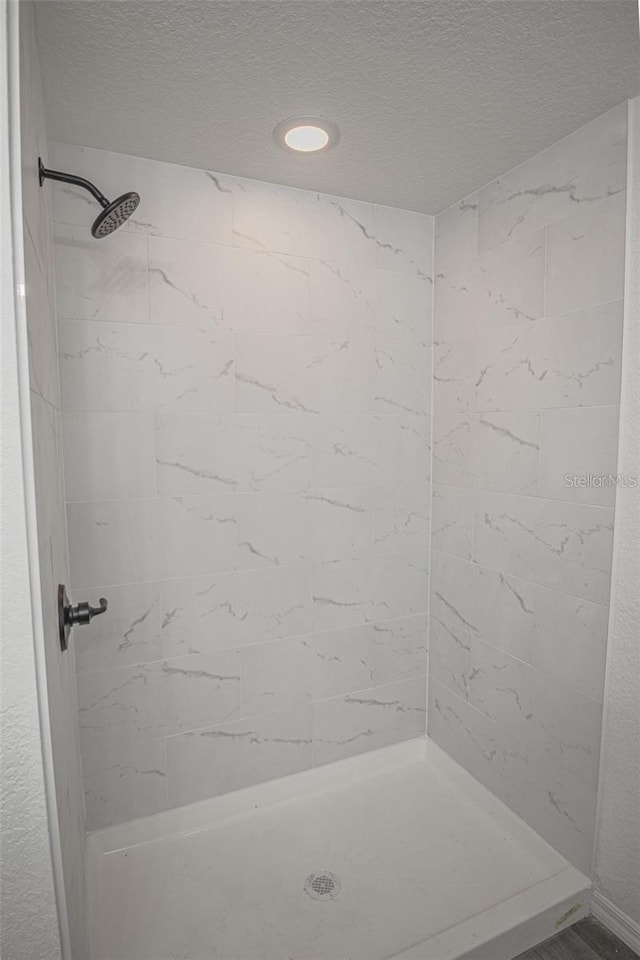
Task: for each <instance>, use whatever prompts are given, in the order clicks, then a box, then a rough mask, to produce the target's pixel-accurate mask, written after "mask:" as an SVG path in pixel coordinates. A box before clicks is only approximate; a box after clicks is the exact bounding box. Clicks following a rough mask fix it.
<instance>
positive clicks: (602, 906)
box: [591, 890, 640, 954]
mask: <svg viewBox="0 0 640 960" xmlns="http://www.w3.org/2000/svg"><path fill="white" fill-rule="evenodd" d="M591 912H592V914H593V916H594V917H595V918H596V920H599V921H600V923H601V924H603V925H604V926H605V927H606V928H607V930H610V931H611V933H614V934H615V935H616V937H618V939H620V940H622V942H623V943H626V945H627V946H628V947H629V949H630V950H635V952H636V953H637V954H640V923H636V921H635V920H632V919H631V917H629V916H627V914H626V913H624V912H623V911H622V910H620V909H619V908H618V907H616V905H615V903H612V902H611V900H608V899H607V898H606V897H603V895H602V894H601V893H599V892H598V891H597V890H594V891H593V893H592V894H591Z"/></svg>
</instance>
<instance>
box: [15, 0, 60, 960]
mask: <svg viewBox="0 0 640 960" xmlns="http://www.w3.org/2000/svg"><path fill="white" fill-rule="evenodd" d="M7 27H8V36H7V42H8V60H9V71H8V72H9V77H8V80H9V130H10V164H9V178H10V183H11V212H12V223H11V232H12V235H13V264H14V267H13V269H14V304H15V322H16V346H17V358H18V371H17V374H18V390H19V406H20V423H21V443H22V463H23V476H24V501H25V516H26V526H27V554H28V558H29V581H30V584H29V587H30V597H31V618H32V625H33V646H34V659H35V668H36V678H37V696H38V708H39V715H40V740H41V747H42V762H43V768H44V784H45V792H46V802H47V811H48V821H49V841H50V849H51V864H52V870H53V883H54V891H55V897H56V907H57V911H58V923H59V927H60V944H61V949H62V958H63V960H73V958H72V953H71V936H70V928H69V914H68V909H67V896H66V890H65V884H64V872H63V866H62V839H61V836H60V824H59V821H58V808H57V802H56V788H55V770H54V763H53V744H52V739H51V728H50V722H49V692H48V687H47V669H46V661H45V638H44V624H43V620H42V601H41V593H40V559H39V551H38V527H37V510H36V489H35V467H34V461H33V434H32V429H31V385H30V375H29V342H28V336H27V312H26V301H25V297H24V296H23V295H22V296H20V295H18V296H17V295H16V291H18V290H24V289H25V267H24V253H23V250H24V234H23V225H22V157H21V144H22V138H21V134H20V94H21V91H20V3H19V0H9V3H8V4H7Z"/></svg>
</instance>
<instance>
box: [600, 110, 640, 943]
mask: <svg viewBox="0 0 640 960" xmlns="http://www.w3.org/2000/svg"><path fill="white" fill-rule="evenodd" d="M628 164H629V184H628V195H629V196H628V207H627V255H626V282H625V312H624V337H623V359H622V395H621V416H620V440H619V456H618V472H619V473H626V474H634V475H635V476H640V98H637V99H635V100H632V101H630V103H629V155H628ZM599 821H600V822H599V839H598V846H597V860H596V891H597V895H596V898H595V905H596V909H598V910H599V911H600V914H601V916H602V917H603V919H604V920H605V921H606V922H608V923H611V924H617V932H618V933H619V934H620V935H622V936H624V935H625V932H626V935H627V939H630V935H634V936H635V940H634V941H633V945H634V946H635V949H636V950H640V487H636V488H635V489H631V488H629V489H627V490H624V491H622V490H621V491H619V492H618V499H617V503H616V520H615V541H614V561H613V584H612V595H611V619H610V624H609V651H608V661H607V683H606V690H605V718H604V736H603V742H602V770H601V778H600V806H599ZM617 911H620V914H618V912H617ZM634 925H635V927H634Z"/></svg>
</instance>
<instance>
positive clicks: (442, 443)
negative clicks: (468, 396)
mask: <svg viewBox="0 0 640 960" xmlns="http://www.w3.org/2000/svg"><path fill="white" fill-rule="evenodd" d="M473 430H474V418H473V417H472V416H467V415H465V414H438V415H436V416H434V418H433V479H434V481H435V482H436V483H440V484H442V483H450V484H454V485H456V486H473V482H474V471H473V464H472V462H471V454H472V439H473Z"/></svg>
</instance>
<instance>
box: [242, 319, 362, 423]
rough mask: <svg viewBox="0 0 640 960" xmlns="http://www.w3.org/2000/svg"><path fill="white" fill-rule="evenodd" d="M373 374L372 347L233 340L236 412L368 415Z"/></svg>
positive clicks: (293, 340)
mask: <svg viewBox="0 0 640 960" xmlns="http://www.w3.org/2000/svg"><path fill="white" fill-rule="evenodd" d="M373 375H374V358H373V351H372V350H371V348H369V347H368V346H366V345H365V344H362V343H360V342H358V341H353V342H348V341H341V342H340V341H336V340H315V339H314V338H309V337H296V338H289V337H253V336H252V337H247V336H244V337H237V338H236V367H235V380H236V409H237V410H238V411H240V412H242V413H281V414H282V413H312V414H318V413H329V414H330V413H334V412H336V411H338V410H341V411H343V412H344V413H351V414H367V413H368V414H371V413H372V412H373Z"/></svg>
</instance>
